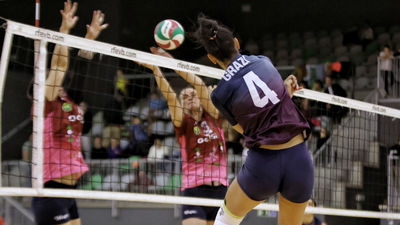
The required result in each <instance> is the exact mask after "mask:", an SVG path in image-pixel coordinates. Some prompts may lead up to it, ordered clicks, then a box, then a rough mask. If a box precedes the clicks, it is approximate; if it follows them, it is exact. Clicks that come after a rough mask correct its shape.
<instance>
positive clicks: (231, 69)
mask: <svg viewBox="0 0 400 225" xmlns="http://www.w3.org/2000/svg"><path fill="white" fill-rule="evenodd" d="M249 63H250V61H249V60H247V59H246V58H245V57H244V55H242V56H240V57H239V58H237V59H236V60H235V61H233V62H232V63H231V65H229V66H228V68H226V70H225V73H224V75H223V76H222V78H224V80H226V81H229V80H230V79H231V78H232V77H233V76H235V74H236V73H237V72H238V71H239V70H240V69H241V68H243V67H245V66H246V65H247V64H249Z"/></svg>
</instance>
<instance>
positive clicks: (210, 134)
mask: <svg viewBox="0 0 400 225" xmlns="http://www.w3.org/2000/svg"><path fill="white" fill-rule="evenodd" d="M200 126H201V128H203V131H204V137H200V138H197V143H198V144H202V143H206V142H209V141H210V140H215V139H218V135H217V133H216V132H214V131H213V130H212V129H211V128H210V126H208V124H207V122H206V121H203V122H201V124H200ZM195 127H197V126H195ZM197 128H198V127H197ZM193 130H194V128H193ZM198 132H199V134H200V129H199V131H198ZM195 133H196V131H195Z"/></svg>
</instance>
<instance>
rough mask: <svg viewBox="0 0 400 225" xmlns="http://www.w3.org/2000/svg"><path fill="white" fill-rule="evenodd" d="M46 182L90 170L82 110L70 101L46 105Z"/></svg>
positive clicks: (44, 165)
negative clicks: (85, 155) (84, 152)
mask: <svg viewBox="0 0 400 225" xmlns="http://www.w3.org/2000/svg"><path fill="white" fill-rule="evenodd" d="M44 111H45V112H44V113H45V121H44V134H43V136H44V146H43V152H44V162H43V178H44V182H47V181H49V180H52V179H54V178H60V177H63V176H67V175H70V174H74V173H76V174H77V175H78V177H80V176H81V175H82V174H84V173H85V172H86V171H88V170H89V169H88V166H87V165H86V163H85V161H84V159H83V155H82V152H81V133H82V127H83V122H84V121H83V111H82V110H81V109H80V108H79V107H78V106H77V105H76V104H75V103H74V102H72V101H71V100H69V99H68V98H57V99H55V100H54V101H47V100H46V103H45V110H44Z"/></svg>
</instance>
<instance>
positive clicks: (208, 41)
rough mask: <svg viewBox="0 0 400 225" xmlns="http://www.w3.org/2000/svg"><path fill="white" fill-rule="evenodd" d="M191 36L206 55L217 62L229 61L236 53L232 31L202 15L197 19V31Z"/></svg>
mask: <svg viewBox="0 0 400 225" xmlns="http://www.w3.org/2000/svg"><path fill="white" fill-rule="evenodd" d="M192 36H193V38H194V39H195V40H196V41H197V42H198V43H199V44H200V45H201V46H203V47H204V48H205V49H206V51H207V53H209V54H211V55H213V56H215V57H216V58H217V59H218V60H221V61H226V60H231V59H232V56H233V55H234V54H235V53H237V50H236V48H235V42H234V41H233V33H232V31H230V30H229V29H228V28H227V27H225V26H224V25H222V24H218V22H217V21H216V20H213V19H210V18H207V17H206V16H204V15H203V14H200V15H199V16H198V17H197V29H196V31H195V32H194V33H193V34H192Z"/></svg>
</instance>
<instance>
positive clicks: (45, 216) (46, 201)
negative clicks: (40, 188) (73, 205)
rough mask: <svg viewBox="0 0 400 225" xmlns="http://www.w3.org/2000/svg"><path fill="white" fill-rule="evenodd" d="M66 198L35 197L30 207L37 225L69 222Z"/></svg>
mask: <svg viewBox="0 0 400 225" xmlns="http://www.w3.org/2000/svg"><path fill="white" fill-rule="evenodd" d="M68 208H69V206H68V199H63V198H47V197H35V198H33V199H32V209H33V213H34V216H35V221H36V224H38V225H54V224H69V222H70V214H69V212H68Z"/></svg>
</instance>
